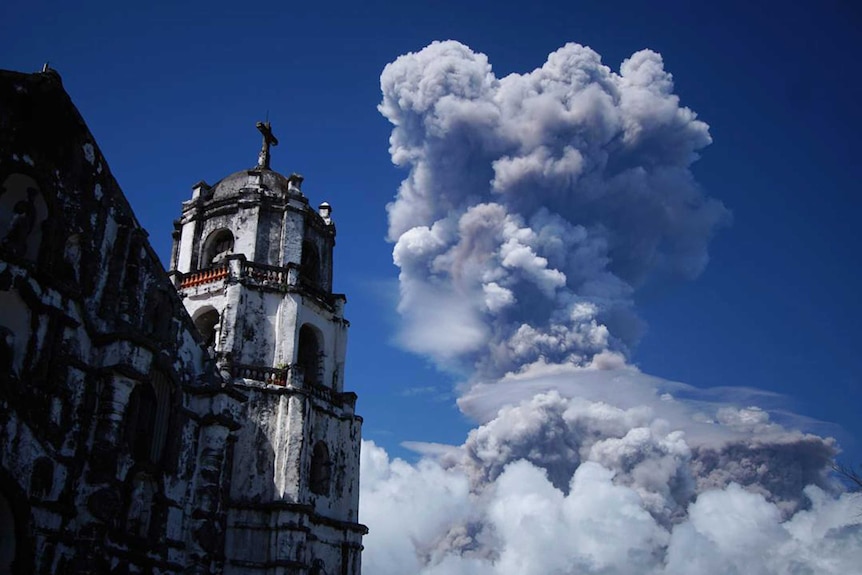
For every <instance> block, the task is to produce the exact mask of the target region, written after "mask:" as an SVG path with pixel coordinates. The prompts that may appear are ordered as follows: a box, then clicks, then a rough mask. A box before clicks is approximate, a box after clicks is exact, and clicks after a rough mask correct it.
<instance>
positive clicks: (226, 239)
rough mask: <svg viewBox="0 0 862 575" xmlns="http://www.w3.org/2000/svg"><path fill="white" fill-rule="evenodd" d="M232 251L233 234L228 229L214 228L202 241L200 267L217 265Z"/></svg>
mask: <svg viewBox="0 0 862 575" xmlns="http://www.w3.org/2000/svg"><path fill="white" fill-rule="evenodd" d="M232 253H233V234H232V233H231V232H230V230H226V229H220V230H216V231H214V232H213V233H211V234H210V235H209V237H207V240H206V241H205V242H204V249H203V257H201V265H200V267H201V268H208V267H212V266H214V265H218V264H220V263H221V262H222V260H224V258H225V257H227V256H229V255H230V254H232Z"/></svg>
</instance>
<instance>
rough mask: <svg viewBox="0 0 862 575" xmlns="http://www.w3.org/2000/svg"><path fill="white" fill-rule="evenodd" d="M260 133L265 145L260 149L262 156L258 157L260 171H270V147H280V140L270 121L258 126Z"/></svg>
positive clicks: (260, 123)
mask: <svg viewBox="0 0 862 575" xmlns="http://www.w3.org/2000/svg"><path fill="white" fill-rule="evenodd" d="M256 126H257V129H258V131H259V132H260V133H261V134H262V135H263V143H262V144H261V147H260V154H258V156H257V167H258V169H263V170H268V169H269V147H270V146H277V145H278V138H276V137H275V136H274V135H273V133H272V126H271V125H270V123H269V120H267V121H266V122H258V123H257V124H256Z"/></svg>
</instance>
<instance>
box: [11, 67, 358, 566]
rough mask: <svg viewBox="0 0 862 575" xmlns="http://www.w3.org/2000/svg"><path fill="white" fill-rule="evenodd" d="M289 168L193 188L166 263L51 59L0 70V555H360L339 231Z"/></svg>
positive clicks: (294, 561)
mask: <svg viewBox="0 0 862 575" xmlns="http://www.w3.org/2000/svg"><path fill="white" fill-rule="evenodd" d="M300 184H301V178H300V177H298V176H291V177H290V178H285V177H284V176H281V175H280V174H278V173H276V172H273V171H271V170H246V171H241V172H236V173H234V174H232V175H231V176H228V177H227V178H225V179H224V180H222V181H220V182H219V183H218V184H216V185H215V186H212V187H210V186H208V185H206V184H205V183H201V184H198V185H197V186H195V188H193V194H192V198H191V200H189V201H188V202H185V203H184V204H183V214H182V217H181V218H180V219H179V220H178V221H177V222H176V223H175V234H174V249H173V253H172V266H173V269H172V271H171V273H170V274H167V273H165V271H164V269H163V268H162V266H161V264H160V262H159V260H158V258H157V257H156V255H155V254H154V252H153V250H152V248H151V246H150V245H149V243H148V242H147V235H146V232H145V231H144V230H143V229H141V227H140V225H139V224H138V222H137V221H136V219H135V217H134V214H133V213H132V210H131V209H130V207H129V205H128V203H127V201H126V199H125V197H124V196H123V194H122V191H121V190H120V188H119V186H118V185H117V183H116V181H115V180H114V178H113V177H112V176H111V173H110V170H109V169H108V165H107V163H106V161H105V159H104V157H103V156H102V154H101V152H100V150H99V148H98V146H97V145H96V143H95V142H94V140H93V137H92V135H91V134H90V132H89V130H88V129H87V127H86V125H85V124H84V121H83V119H82V118H81V117H80V115H79V114H78V112H77V110H76V109H75V107H74V106H73V104H72V103H71V101H70V99H69V97H68V95H67V94H66V93H65V91H64V90H63V88H62V84H61V81H60V78H59V76H58V75H57V74H56V73H54V72H52V71H48V72H44V73H39V74H29V75H28V74H18V73H13V72H0V527H2V528H3V529H4V530H6V531H11V532H14V534H15V538H14V539H15V540H14V542H13V543H12V545H5V544H4V546H3V547H2V550H0V573H3V572H5V571H7V570H11V572H12V573H15V574H24V573H28V574H29V573H41V574H47V573H162V574H166V573H192V572H193V573H226V574H233V573H255V574H263V573H265V574H275V573H297V574H304V575H305V574H311V573H342V574H349V575H357V574H358V573H359V569H360V552H361V548H362V535H363V534H364V533H365V531H366V529H365V527H364V526H362V525H360V524H358V523H357V507H358V478H359V470H358V466H359V444H360V427H361V422H362V420H361V418H359V417H358V416H356V415H355V413H354V406H355V401H356V396H355V394H352V393H343V382H342V377H341V374H342V373H343V370H344V358H345V352H346V342H347V328H348V322H347V321H346V320H345V319H344V317H343V305H344V302H345V298H344V296H341V295H337V294H332V293H331V286H332V247H333V245H334V242H335V228H334V225H333V224H332V223H331V220H330V219H329V217H328V215H327V216H326V217H322V216H321V215H318V214H317V213H316V212H315V211H314V210H312V209H311V208H310V207H309V205H308V200H307V199H306V198H305V196H304V195H303V194H302V192H301V190H300V189H299V185H300ZM220 229H226V230H230V236H229V241H226V240H224V237H220V236H217V235H211V234H212V233H213V232H216V231H217V230H220ZM225 237H227V236H225ZM216 240H218V241H216ZM309 254H313V257H310V255H309ZM177 289H179V292H180V294H179V295H178V293H177ZM213 312H216V313H213ZM195 322H198V323H197V324H196V323H195ZM207 330H208V331H207ZM203 334H207V335H206V336H205V335H203ZM310 334H313V337H311V336H310ZM210 338H211V339H210ZM7 547H8V548H10V549H11V551H10V552H9V553H11V555H10V554H9V553H7V551H6V549H7Z"/></svg>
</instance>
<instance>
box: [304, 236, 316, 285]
mask: <svg viewBox="0 0 862 575" xmlns="http://www.w3.org/2000/svg"><path fill="white" fill-rule="evenodd" d="M299 277H300V278H301V279H302V281H303V282H305V283H307V284H308V285H310V286H312V287H318V286H319V285H320V256H319V255H318V253H317V246H315V245H314V244H313V243H312V242H309V241H305V242H302V261H301V262H300V270H299Z"/></svg>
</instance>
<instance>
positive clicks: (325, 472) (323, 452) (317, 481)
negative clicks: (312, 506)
mask: <svg viewBox="0 0 862 575" xmlns="http://www.w3.org/2000/svg"><path fill="white" fill-rule="evenodd" d="M331 477H332V461H330V459H329V448H328V447H326V444H325V443H324V442H322V441H318V442H317V443H315V444H314V450H313V451H312V453H311V470H310V473H309V481H308V483H309V487H310V488H311V491H312V493H317V494H318V495H329V482H330V481H329V480H330V478H331Z"/></svg>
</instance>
